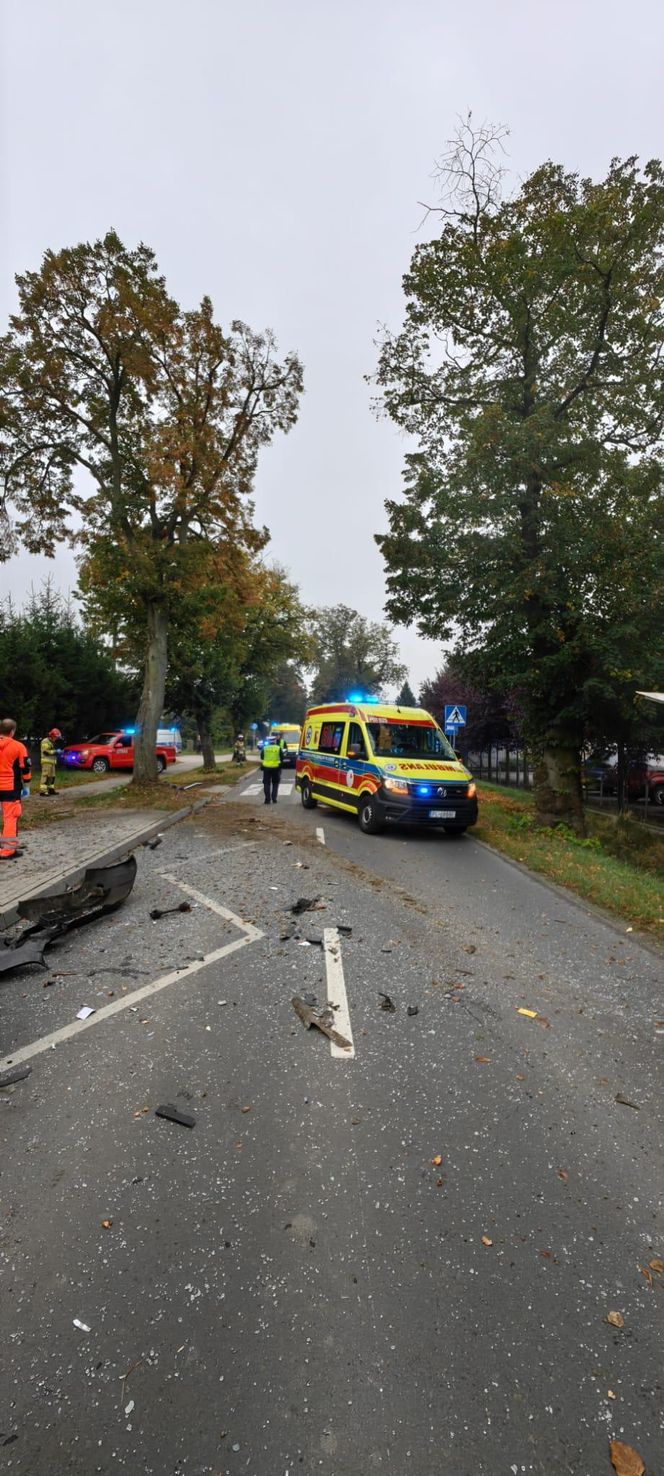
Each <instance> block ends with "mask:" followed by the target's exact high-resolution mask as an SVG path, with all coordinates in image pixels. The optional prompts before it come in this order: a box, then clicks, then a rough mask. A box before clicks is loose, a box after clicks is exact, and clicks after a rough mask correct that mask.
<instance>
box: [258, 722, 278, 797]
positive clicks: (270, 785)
mask: <svg viewBox="0 0 664 1476" xmlns="http://www.w3.org/2000/svg"><path fill="white" fill-rule="evenodd" d="M261 769H262V770H263V794H264V795H265V803H266V805H269V803H270V798H271V799H272V804H273V805H276V803H277V794H278V792H279V780H280V779H281V744H280V742H279V739H278V737H277V735H276V733H269V734H268V736H267V738H266V739H265V742H264V744H263V749H262V753H261Z"/></svg>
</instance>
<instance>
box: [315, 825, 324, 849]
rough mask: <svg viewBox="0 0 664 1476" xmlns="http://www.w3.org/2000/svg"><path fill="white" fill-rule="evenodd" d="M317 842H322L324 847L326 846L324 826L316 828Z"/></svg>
mask: <svg viewBox="0 0 664 1476" xmlns="http://www.w3.org/2000/svg"><path fill="white" fill-rule="evenodd" d="M316 840H317V841H320V843H321V845H322V846H324V845H325V831H324V830H323V827H322V825H317V826H316Z"/></svg>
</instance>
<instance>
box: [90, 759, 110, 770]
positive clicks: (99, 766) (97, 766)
mask: <svg viewBox="0 0 664 1476" xmlns="http://www.w3.org/2000/svg"><path fill="white" fill-rule="evenodd" d="M110 767H111V766H110V764H109V762H108V759H105V758H96V759H93V760H92V768H93V770H94V772H95V774H107V773H108V771H109V769H110Z"/></svg>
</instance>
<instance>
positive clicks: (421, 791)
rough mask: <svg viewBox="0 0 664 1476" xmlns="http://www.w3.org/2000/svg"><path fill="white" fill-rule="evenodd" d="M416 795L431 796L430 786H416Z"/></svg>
mask: <svg viewBox="0 0 664 1476" xmlns="http://www.w3.org/2000/svg"><path fill="white" fill-rule="evenodd" d="M417 793H418V794H431V785H430V784H418V786H417Z"/></svg>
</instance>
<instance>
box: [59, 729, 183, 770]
mask: <svg viewBox="0 0 664 1476" xmlns="http://www.w3.org/2000/svg"><path fill="white" fill-rule="evenodd" d="M155 752H156V754H157V768H158V770H159V773H160V774H163V772H164V769H165V768H166V765H167V764H174V763H175V760H176V758H177V752H176V749H175V745H174V744H167V743H158V744H157V746H156V750H155ZM61 762H62V763H63V764H64V765H65V768H68V769H92V770H93V772H94V773H95V774H107V773H108V772H109V769H133V767H134V737H133V733H124V732H122V731H120V732H115V733H97V735H96V737H94V738H86V740H85V742H84V743H70V744H67V746H66V748H63V750H62V755H61Z"/></svg>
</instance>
